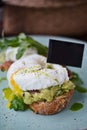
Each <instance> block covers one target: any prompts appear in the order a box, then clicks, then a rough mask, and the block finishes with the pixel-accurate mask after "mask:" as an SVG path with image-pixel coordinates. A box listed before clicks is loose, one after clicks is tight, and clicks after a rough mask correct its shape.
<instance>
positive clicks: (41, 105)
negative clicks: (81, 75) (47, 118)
mask: <svg viewBox="0 0 87 130" xmlns="http://www.w3.org/2000/svg"><path fill="white" fill-rule="evenodd" d="M73 92H74V90H70V91H69V92H67V93H65V94H63V95H61V96H58V97H56V98H55V99H54V100H53V101H51V102H44V101H42V102H35V103H33V104H31V105H30V106H29V107H30V108H31V109H32V110H33V111H34V112H35V113H36V114H43V115H51V114H55V113H58V112H60V111H61V110H63V109H64V108H65V107H66V106H67V105H68V103H69V102H70V99H71V97H72V95H73Z"/></svg>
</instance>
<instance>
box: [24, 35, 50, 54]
mask: <svg viewBox="0 0 87 130" xmlns="http://www.w3.org/2000/svg"><path fill="white" fill-rule="evenodd" d="M24 41H25V42H27V43H28V44H29V46H30V47H36V49H37V51H38V53H39V54H41V55H44V56H46V54H47V51H48V48H47V47H46V46H44V45H42V44H40V43H39V42H37V41H35V40H34V39H33V38H31V37H27V38H26V39H24Z"/></svg>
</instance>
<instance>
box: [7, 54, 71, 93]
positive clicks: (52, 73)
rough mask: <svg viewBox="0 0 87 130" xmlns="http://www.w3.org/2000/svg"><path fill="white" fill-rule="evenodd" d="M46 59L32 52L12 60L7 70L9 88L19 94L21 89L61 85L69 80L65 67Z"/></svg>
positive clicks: (37, 88)
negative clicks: (47, 61) (48, 61)
mask: <svg viewBox="0 0 87 130" xmlns="http://www.w3.org/2000/svg"><path fill="white" fill-rule="evenodd" d="M46 60H47V59H46V57H44V56H41V55H38V54H32V55H30V56H27V57H24V58H22V59H19V60H17V61H16V62H14V63H13V64H12V65H11V66H10V68H9V70H8V72H7V79H8V82H9V86H10V88H11V89H12V90H13V91H14V92H15V93H16V94H19V95H20V94H21V93H22V91H27V90H39V89H45V88H48V87H51V86H56V85H60V86H61V85H62V84H63V83H64V82H66V81H68V80H69V77H68V73H67V70H66V68H64V67H62V66H61V65H56V64H49V63H46ZM49 65H50V66H51V68H49Z"/></svg>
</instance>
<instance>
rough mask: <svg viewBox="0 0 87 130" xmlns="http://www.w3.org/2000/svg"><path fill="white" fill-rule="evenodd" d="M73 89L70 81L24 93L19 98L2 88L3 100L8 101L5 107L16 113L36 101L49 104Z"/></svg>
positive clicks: (12, 92) (9, 90)
mask: <svg viewBox="0 0 87 130" xmlns="http://www.w3.org/2000/svg"><path fill="white" fill-rule="evenodd" d="M74 88H75V85H74V84H73V83H72V82H71V81H67V82H65V83H64V84H63V85H61V86H53V87H49V88H46V89H41V90H39V91H36V92H34V93H31V92H29V91H24V92H23V94H22V95H21V96H19V95H16V94H15V93H14V91H12V90H11V89H10V88H4V89H3V94H4V98H5V99H7V100H8V104H7V107H8V108H10V109H14V110H16V111H18V110H22V111H24V110H25V109H26V107H27V105H29V104H32V103H33V102H38V101H47V102H51V101H52V100H53V99H54V98H55V97H57V96H60V95H62V94H63V93H66V92H68V91H69V90H72V89H74Z"/></svg>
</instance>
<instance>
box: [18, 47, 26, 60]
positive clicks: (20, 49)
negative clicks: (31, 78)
mask: <svg viewBox="0 0 87 130" xmlns="http://www.w3.org/2000/svg"><path fill="white" fill-rule="evenodd" d="M25 50H26V48H24V47H19V49H18V52H17V54H16V59H17V60H18V59H20V58H21V57H22V55H23V54H24V52H25Z"/></svg>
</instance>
